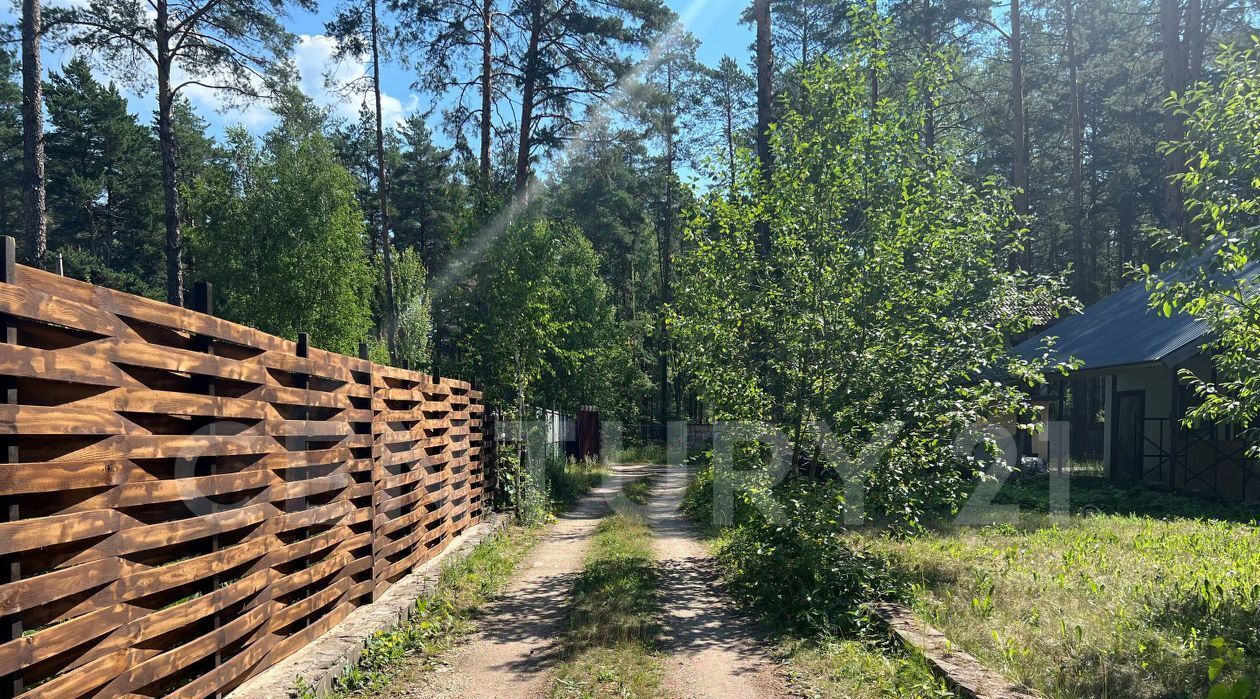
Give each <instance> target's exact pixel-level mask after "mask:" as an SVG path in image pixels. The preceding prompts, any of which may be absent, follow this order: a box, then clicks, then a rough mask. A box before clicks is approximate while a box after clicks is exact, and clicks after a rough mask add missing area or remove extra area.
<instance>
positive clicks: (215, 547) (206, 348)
mask: <svg viewBox="0 0 1260 699" xmlns="http://www.w3.org/2000/svg"><path fill="white" fill-rule="evenodd" d="M191 300H192V303H191V306H192V310H194V311H197V312H199V313H205V314H206V315H214V285H213V284H211V283H210V282H197V283H196V284H194V285H193V289H192V299H191ZM196 346H197V349H198V350H199V351H201V352H204V353H206V354H208V355H210V356H212V357H213V356H214V340H213V339H211V338H209V337H206V336H204V335H199V336H198V337H197V339H196ZM197 385H198V388H199V389H200V390H201V392H202V393H203V394H205V395H207V396H214V395H215V385H214V379H213V378H212V377H210V376H205V377H199V378H198V379H197ZM217 423H218V418H216V417H210V418H209V420H208V421H207V423H206V425H205V430H206V432H207V434H209V435H211V436H213V435H217V434H218V429H217ZM210 458H211V462H210V475H211V476H217V475H219V463H218V458H219V457H217V456H215V457H210ZM206 499H207V500H209V501H210V512H211V514H214V513H217V512H218V511H219V503H218V501H216V500H215V499H214V498H213V497H212V496H207V497H206ZM220 547H221V545H220V543H219V535H218V534H214V535H212V536H211V537H210V552H211V553H216V552H218V551H219V549H220ZM220 582H221V580H220V577H219V574H218V573H215V574H214V575H213V576H212V577H211V578H210V585H211V589H212V590H218V589H219V584H220ZM210 625H211V627H212V628H213V629H214V630H215V631H218V630H219V629H220V628H221V627H222V626H223V615H222V614H221V613H220V612H217V611H216V612H215V613H214V614H212V615H211V617H210ZM222 664H223V655H222V653H221V652H220V651H218V650H216V651H215V652H214V666H215V667H219V666H220V665H222ZM221 696H223V694H222V693H221V692H215V694H214V697H215V699H219V697H221Z"/></svg>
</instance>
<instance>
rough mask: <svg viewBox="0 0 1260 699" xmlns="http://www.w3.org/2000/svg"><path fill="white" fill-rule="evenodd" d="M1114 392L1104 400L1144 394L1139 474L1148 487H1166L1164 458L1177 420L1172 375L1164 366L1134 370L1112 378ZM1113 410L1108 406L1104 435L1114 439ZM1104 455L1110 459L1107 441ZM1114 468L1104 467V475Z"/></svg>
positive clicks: (1168, 466)
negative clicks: (1121, 395)
mask: <svg viewBox="0 0 1260 699" xmlns="http://www.w3.org/2000/svg"><path fill="white" fill-rule="evenodd" d="M1112 379H1113V381H1114V383H1113V387H1114V390H1113V391H1112V392H1110V394H1109V396H1108V399H1109V400H1114V399H1115V396H1116V394H1117V393H1124V392H1126V391H1142V392H1144V393H1145V394H1146V400H1145V403H1144V417H1145V418H1146V420H1145V423H1144V434H1145V442H1144V444H1143V445H1142V451H1143V454H1144V458H1143V464H1142V471H1143V473H1144V474H1145V477H1144V479H1143V480H1145V481H1146V482H1147V483H1150V484H1152V485H1168V484H1170V483H1171V482H1172V481H1171V479H1172V462H1171V460H1170V459H1169V457H1168V455H1169V454H1170V453H1171V451H1172V448H1173V439H1172V431H1173V429H1174V428H1175V423H1174V420H1176V419H1179V418H1180V416H1174V415H1173V395H1174V390H1175V388H1176V385H1177V375H1176V373H1175V372H1174V371H1173V370H1171V369H1169V368H1167V367H1164V366H1154V367H1142V368H1135V369H1131V370H1128V371H1124V372H1121V373H1117V374H1114V375H1113V376H1112ZM1116 407H1117V406H1115V405H1109V406H1108V413H1107V429H1106V434H1107V436H1108V437H1109V438H1111V437H1112V436H1113V435H1114V430H1115V427H1114V425H1115V420H1116V412H1115V409H1116ZM1106 455H1107V458H1108V460H1110V459H1111V457H1112V451H1111V441H1110V439H1109V440H1108V443H1107V448H1106ZM1114 466H1115V464H1111V463H1109V464H1108V471H1107V473H1108V474H1111V473H1113V471H1112V470H1111V469H1112V468H1114Z"/></svg>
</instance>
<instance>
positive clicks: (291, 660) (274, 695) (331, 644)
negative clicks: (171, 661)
mask: <svg viewBox="0 0 1260 699" xmlns="http://www.w3.org/2000/svg"><path fill="white" fill-rule="evenodd" d="M510 521H511V518H510V517H509V516H508V515H506V514H496V515H491V516H490V517H488V518H487V519H486V520H485V521H483V522H482V523H481V524H478V525H476V526H474V527H471V528H470V529H468V530H467V531H465V532H464V533H463V534H461V535H460V536H459V537H458V538H457V539H456V540H455V541H453V542H451V544H450V545H449V546H448V547H447V548H446V549H445V550H444V551H442V553H440V554H439V555H437V556H436V557H434V558H433V559H431V560H429V561H426V562H425V563H423V564H422V565H420V566H417V567H416V569H415V570H413V571H412V572H411V574H410V575H408V576H407V577H405V578H403V579H402V580H399V581H398V582H397V583H396V584H395V585H394V586H393V587H391V588H389V590H388V591H386V592H385V594H383V595H381V598H380V599H378V600H377V601H375V602H373V603H372V604H369V605H366V606H363V607H359V608H358V609H355V610H354V611H353V612H351V613H350V615H349V616H347V617H346V618H345V619H343V620H342V621H341V623H339V624H337V625H336V626H334V627H333V628H332V629H330V630H329V631H328V633H326V634H324V635H323V636H320V637H319V638H317V639H316V640H315V641H314V642H312V643H311V644H310V645H308V646H306V647H305V648H303V649H302V650H300V651H298V652H297V653H294V654H293V655H291V656H289V657H288V658H287V659H285V660H283V661H281V662H280V663H279V664H277V665H275V666H273V667H271V668H270V669H268V670H267V671H266V672H264V673H262V674H261V675H258V676H257V677H255V678H253V679H251V680H249V681H248V682H246V683H245V684H243V685H241V686H240V687H238V688H236V690H235V691H233V692H232V693H230V694H229V695H228V699H289V698H291V697H296V696H298V686H299V685H300V686H303V687H305V688H307V690H308V691H310V692H313V693H314V694H315V695H316V696H318V697H326V696H328V695H330V694H331V693H332V690H333V686H334V684H335V683H336V681H337V678H338V677H340V676H342V675H343V674H344V673H345V672H346V670H348V669H349V668H351V667H353V666H354V665H355V664H356V663H358V662H359V658H360V656H362V654H363V646H364V643H365V642H366V641H367V639H369V638H371V637H372V635H373V634H375V633H377V632H378V631H389V630H391V629H394V628H397V627H398V626H399V625H401V624H402V623H404V622H405V621H407V620H408V619H410V618H411V616H412V615H413V614H414V613H415V609H416V600H418V599H420V598H422V597H425V596H428V595H431V594H433V592H434V590H435V589H436V587H437V583H438V579H439V577H440V576H441V573H442V568H443V566H444V565H446V564H447V563H450V562H452V561H455V560H458V559H459V558H460V557H462V556H467V555H468V554H469V553H470V552H471V551H472V550H473V549H474V548H476V547H477V545H478V544H480V543H481V542H483V541H485V540H486V539H488V538H489V537H490V536H492V535H493V534H495V533H496V532H499V531H501V530H503V529H504V528H505V527H506V526H507V525H508V523H509V522H510Z"/></svg>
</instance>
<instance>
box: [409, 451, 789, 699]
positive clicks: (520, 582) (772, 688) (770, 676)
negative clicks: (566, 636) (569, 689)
mask: <svg viewBox="0 0 1260 699" xmlns="http://www.w3.org/2000/svg"><path fill="white" fill-rule="evenodd" d="M648 473H653V474H657V475H658V478H657V479H656V481H655V487H654V488H653V493H652V498H651V500H650V501H649V503H648V505H646V506H643V507H636V506H633V505H631V504H630V503H628V502H627V501H626V500H625V499H624V498H621V497H618V494H619V493H620V492H621V486H622V484H623V483H625V482H626V481H627V480H630V479H633V478H637V477H639V476H642V475H646V474H648ZM687 478H688V474H687V472H686V471H685V470H683V469H680V468H675V469H670V470H666V469H664V468H663V467H651V466H618V467H615V468H614V469H613V471H612V474H611V477H610V478H608V479H606V481H605V483H604V484H603V485H601V487H599V488H597V489H596V490H595V491H594V492H593V493H591V495H589V496H588V497H587V498H586V499H585V500H583V502H582V504H581V505H580V506H579V507H578V508H577V509H576V510H575V511H573V512H571V513H569V514H566V515H564V516H562V517H560V518H559V521H557V522H556V523H555V524H554V525H552V526H551V528H550V529H549V531H548V532H547V534H546V535H545V536H544V538H543V540H542V541H541V542H540V543H539V544H538V546H537V547H536V548H535V549H534V551H533V553H532V554H531V555H530V556H529V558H527V559H526V562H525V564H524V565H523V566H522V569H521V572H520V574H519V576H518V578H517V580H516V581H515V582H514V583H513V584H512V585H510V586H509V587H508V589H507V591H506V592H505V593H504V594H503V596H502V597H500V598H499V599H497V600H496V601H495V602H494V603H492V604H491V605H490V606H489V607H488V608H487V609H486V612H485V616H484V617H483V618H482V619H481V621H480V622H479V627H480V630H479V631H478V632H477V633H476V634H474V635H473V636H472V637H471V638H470V639H469V640H468V642H467V643H465V644H464V645H462V646H461V647H460V648H459V649H458V650H457V651H456V652H455V653H454V655H453V656H452V657H451V658H450V659H449V663H450V664H449V665H448V666H446V667H444V668H442V669H441V670H440V671H437V672H432V671H423V670H421V669H420V668H412V669H410V670H407V669H404V671H403V672H402V674H401V675H400V676H399V677H398V679H397V680H396V681H395V682H394V683H393V684H392V687H391V688H390V690H389V691H387V692H385V693H384V696H388V697H409V698H419V697H426V698H429V697H432V698H434V699H456V698H459V699H464V698H470V699H517V698H520V699H533V698H537V697H545V696H546V695H547V692H548V690H549V689H550V686H551V679H552V673H551V670H552V669H553V668H554V666H555V665H556V664H557V662H558V661H559V660H561V657H560V654H561V639H562V636H563V633H564V629H565V615H566V613H567V612H568V608H569V593H570V591H571V589H572V587H573V582H574V578H575V577H576V576H577V574H578V573H579V572H580V571H581V569H582V563H583V559H584V558H585V556H586V550H587V548H588V544H589V540H590V537H591V534H592V533H593V532H594V530H595V527H596V525H597V524H598V522H599V520H600V519H601V518H602V517H603V516H605V515H606V514H608V512H610V511H611V508H612V507H614V506H615V507H627V508H629V509H631V510H633V511H636V512H638V513H639V514H641V515H642V516H643V517H644V518H645V519H646V520H647V522H648V523H649V524H650V525H651V527H652V530H653V533H654V535H655V542H654V545H655V547H656V552H657V555H658V557H659V565H660V571H661V577H660V584H661V589H660V599H661V611H660V619H661V623H662V626H663V629H664V633H663V639H662V641H663V642H662V652H663V654H664V657H663V659H662V660H663V663H664V665H665V682H664V687H663V689H664V690H665V696H667V697H671V698H673V699H708V698H710V697H712V698H717V697H721V698H722V699H744V698H747V699H754V698H755V699H763V698H765V699H774V698H775V697H784V696H787V694H786V693H785V692H784V690H783V685H782V683H781V682H780V678H779V677H778V676H777V675H776V673H775V671H774V664H773V662H772V661H771V660H770V659H769V658H768V657H767V656H766V654H765V652H764V650H763V647H762V643H761V642H762V641H763V640H764V639H763V638H762V636H761V635H760V634H759V633H758V631H757V629H756V627H755V626H753V625H752V624H750V623H749V622H748V621H747V620H745V619H743V618H742V617H741V616H740V615H739V614H737V613H736V612H735V610H734V609H733V608H732V607H731V606H730V602H729V600H727V599H726V597H725V596H724V595H723V594H722V591H721V588H720V586H719V584H718V580H717V576H716V573H715V571H714V569H713V566H712V561H711V560H710V558H709V557H708V552H707V550H706V547H705V546H704V544H703V543H702V542H701V541H700V539H699V538H698V537H697V536H696V533H695V531H694V530H693V529H692V528H691V526H690V525H689V523H688V522H687V520H686V518H685V517H684V515H683V514H682V513H681V512H679V511H678V505H679V503H680V501H681V499H682V494H683V491H684V489H685V488H686V484H687Z"/></svg>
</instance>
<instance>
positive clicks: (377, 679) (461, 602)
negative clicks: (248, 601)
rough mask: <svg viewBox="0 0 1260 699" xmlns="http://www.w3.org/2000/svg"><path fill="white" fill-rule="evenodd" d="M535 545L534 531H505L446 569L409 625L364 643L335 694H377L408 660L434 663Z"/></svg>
mask: <svg viewBox="0 0 1260 699" xmlns="http://www.w3.org/2000/svg"><path fill="white" fill-rule="evenodd" d="M536 542H537V534H536V532H535V531H533V530H530V529H523V528H519V527H514V528H510V529H506V530H504V531H502V532H499V533H497V534H495V535H494V536H491V537H490V538H488V539H486V540H485V541H483V542H481V544H479V545H478V546H477V547H476V548H474V549H473V550H472V551H471V552H470V553H469V554H468V555H467V556H462V557H460V558H458V559H456V560H454V561H452V562H450V563H448V564H447V565H446V566H444V567H443V568H442V572H441V574H440V576H439V578H438V583H437V586H436V589H435V591H434V592H433V594H432V595H429V596H427V597H423V598H421V599H419V600H417V601H416V608H415V610H414V613H413V614H412V616H411V618H410V619H409V620H407V621H406V622H404V623H402V624H401V625H399V626H398V627H396V628H394V629H391V630H388V631H380V632H377V633H375V634H373V635H372V636H371V637H370V638H369V639H367V640H366V641H365V642H364V648H363V653H362V655H361V656H360V658H359V661H358V662H357V663H356V664H355V665H354V666H352V667H350V668H348V669H347V670H346V671H345V673H343V674H342V676H341V677H339V678H338V679H337V681H336V683H335V687H334V691H335V693H336V694H337V695H346V694H351V693H364V692H371V691H373V690H376V689H379V688H381V687H383V686H384V685H385V684H386V683H387V682H388V680H389V679H390V678H391V677H392V676H393V674H394V672H395V671H396V669H397V668H398V667H399V666H400V665H401V664H402V662H403V661H404V660H405V659H409V660H408V661H409V662H416V663H420V664H421V665H424V666H427V665H431V664H432V663H434V662H436V660H437V659H438V658H439V656H440V655H441V654H442V653H443V652H445V651H446V650H447V649H449V648H450V647H451V646H453V645H454V644H455V643H456V642H457V641H458V640H459V639H460V638H461V637H462V636H463V635H464V634H465V633H466V632H467V631H468V630H469V629H470V628H471V619H472V617H473V615H474V614H475V613H476V612H477V610H478V609H479V608H480V607H481V606H483V605H484V604H485V603H486V601H487V600H489V599H490V598H491V597H492V596H493V595H495V594H496V593H497V592H498V590H500V589H502V587H503V586H504V585H506V584H507V582H508V581H509V580H510V579H511V576H512V574H513V572H514V571H515V570H516V566H517V565H518V564H519V563H520V561H521V559H523V558H524V557H525V555H526V554H527V553H528V552H529V551H530V550H531V549H532V548H533V546H534V544H535V543H536ZM297 692H298V695H299V696H305V693H309V692H310V689H309V687H306V686H305V684H304V683H301V684H300V685H299V687H298V689H297Z"/></svg>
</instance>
